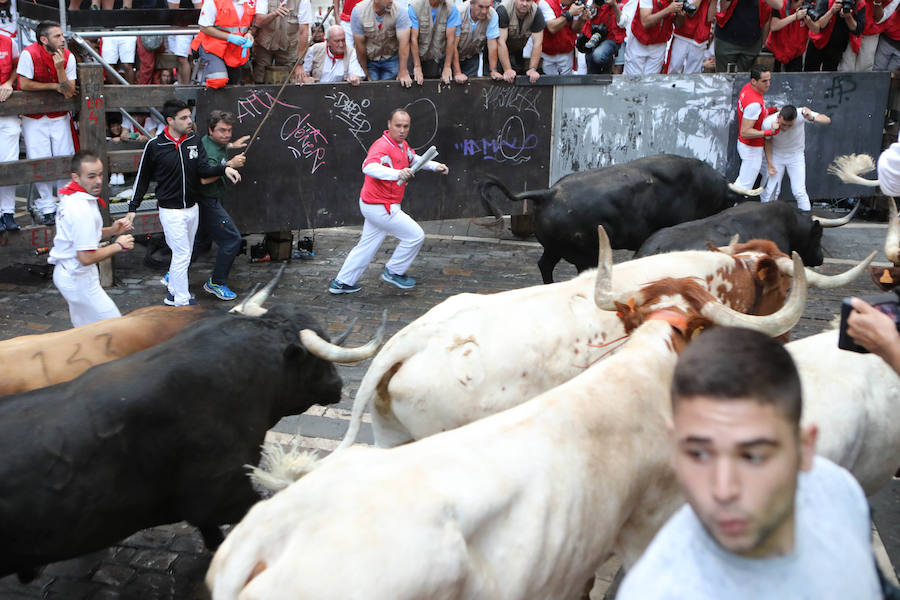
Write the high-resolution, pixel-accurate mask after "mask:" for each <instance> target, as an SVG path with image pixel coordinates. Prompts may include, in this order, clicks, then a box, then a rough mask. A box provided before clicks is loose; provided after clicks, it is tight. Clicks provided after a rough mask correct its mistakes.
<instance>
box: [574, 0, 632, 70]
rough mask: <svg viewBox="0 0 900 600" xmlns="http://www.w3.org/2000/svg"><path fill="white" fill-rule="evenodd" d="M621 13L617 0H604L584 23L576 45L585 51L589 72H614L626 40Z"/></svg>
mask: <svg viewBox="0 0 900 600" xmlns="http://www.w3.org/2000/svg"><path fill="white" fill-rule="evenodd" d="M594 6H596V4H595V5H594ZM621 14H622V11H621V10H620V9H619V5H618V3H617V2H616V0H604V2H603V4H601V5H600V7H599V8H598V9H597V14H596V15H594V16H593V17H592V18H591V19H590V20H589V21H588V22H587V23H585V24H584V31H583V32H582V33H581V34H580V35H579V36H578V41H577V42H576V44H575V47H576V48H577V49H578V51H579V52H583V53H584V55H585V56H584V58H585V62H586V63H587V72H588V73H589V74H591V75H594V74H602V73H612V69H613V64H614V63H615V60H616V54H617V53H618V52H619V46H620V45H621V43H622V42H623V41H625V30H624V29H622V28H621V27H619V25H618V20H619V17H620V16H621Z"/></svg>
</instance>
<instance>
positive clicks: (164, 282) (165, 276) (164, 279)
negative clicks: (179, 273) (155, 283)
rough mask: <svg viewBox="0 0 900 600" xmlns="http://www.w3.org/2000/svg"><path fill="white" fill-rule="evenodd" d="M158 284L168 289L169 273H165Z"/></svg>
mask: <svg viewBox="0 0 900 600" xmlns="http://www.w3.org/2000/svg"><path fill="white" fill-rule="evenodd" d="M159 282H160V283H161V284H163V285H164V286H166V287H169V272H168V271H166V274H165V275H163V276H162V277H160V278H159Z"/></svg>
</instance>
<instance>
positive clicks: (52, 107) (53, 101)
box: [0, 92, 78, 117]
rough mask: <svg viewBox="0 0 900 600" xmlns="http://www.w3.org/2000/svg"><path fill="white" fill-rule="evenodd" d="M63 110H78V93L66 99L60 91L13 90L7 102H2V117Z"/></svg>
mask: <svg viewBox="0 0 900 600" xmlns="http://www.w3.org/2000/svg"><path fill="white" fill-rule="evenodd" d="M61 110H67V111H76V110H78V95H77V94H76V95H75V97H73V98H70V99H66V98H64V97H63V96H62V94H60V93H58V92H13V93H12V95H11V96H10V97H9V98H8V99H7V100H6V102H0V117H7V116H15V115H22V114H25V113H34V112H56V111H61Z"/></svg>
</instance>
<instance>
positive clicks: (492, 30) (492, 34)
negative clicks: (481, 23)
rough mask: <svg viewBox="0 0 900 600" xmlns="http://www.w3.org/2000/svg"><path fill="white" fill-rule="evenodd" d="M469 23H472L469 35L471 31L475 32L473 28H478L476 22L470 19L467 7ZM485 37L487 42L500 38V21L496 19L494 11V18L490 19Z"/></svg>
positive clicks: (470, 13)
mask: <svg viewBox="0 0 900 600" xmlns="http://www.w3.org/2000/svg"><path fill="white" fill-rule="evenodd" d="M469 21H470V22H471V23H472V25H471V27H472V28H471V30H470V31H469V33H470V34H471V33H472V32H473V31H475V28H476V27H478V22H477V21H475V20H474V19H472V8H471V7H469ZM485 37H486V38H487V39H489V40H496V39H497V38H498V37H500V19H498V18H497V11H496V10H495V11H494V16H493V17H491V21H490V22H489V23H488V26H487V33H486V34H485Z"/></svg>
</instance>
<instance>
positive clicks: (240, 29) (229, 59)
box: [191, 0, 256, 67]
mask: <svg viewBox="0 0 900 600" xmlns="http://www.w3.org/2000/svg"><path fill="white" fill-rule="evenodd" d="M215 2H216V23H215V25H214V27H215V28H216V29H219V30H220V31H224V32H226V33H233V34H235V35H241V36H242V35H244V34H245V33H247V31H248V30H249V29H250V24H251V23H253V16H254V15H255V14H256V2H255V1H254V0H250V1H249V2H244V15H243V16H242V17H241V18H240V20H238V16H237V11H235V10H234V4H233V3H232V1H231V0H215ZM200 46H203V49H204V50H206V51H207V52H209V53H210V54H215V55H216V56H218V57H219V58H221V59H222V60H224V61H225V64H226V65H228V66H229V67H240V66H241V65H243V64H244V63H246V62H247V60H249V58H250V53H249V52H248V53H247V55H246V56H241V52H242V50H243V49H242V48H241V47H240V46H236V45H234V44H232V43H229V42H228V41H227V40H220V39H219V38H216V37H213V36H211V35H206V34H205V33H202V32H201V33H198V34H197V37H195V38H194V41H193V42H191V49H192V50H194V51H196V50H198V49H199V48H200Z"/></svg>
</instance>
